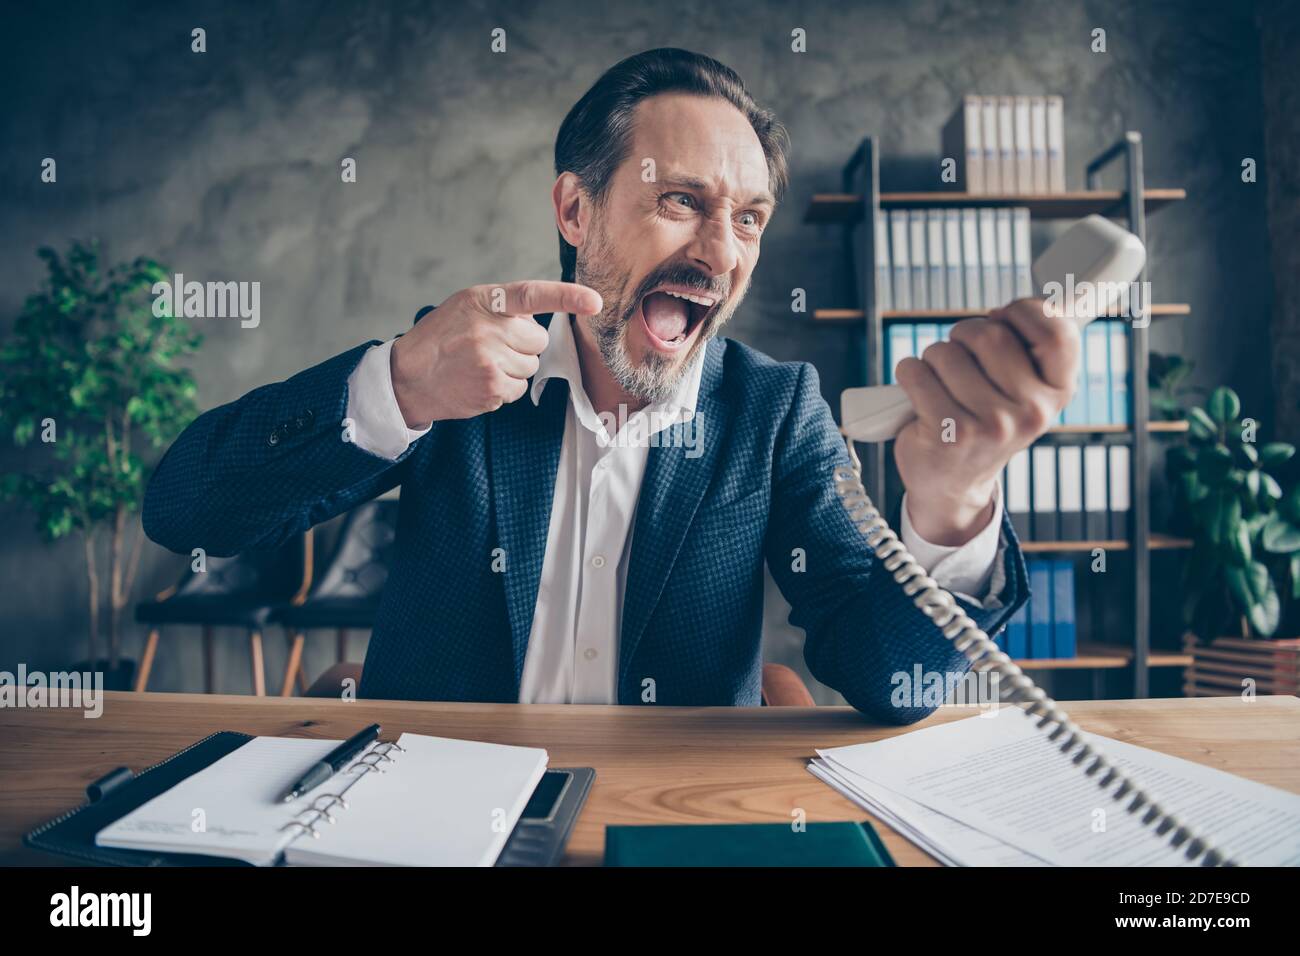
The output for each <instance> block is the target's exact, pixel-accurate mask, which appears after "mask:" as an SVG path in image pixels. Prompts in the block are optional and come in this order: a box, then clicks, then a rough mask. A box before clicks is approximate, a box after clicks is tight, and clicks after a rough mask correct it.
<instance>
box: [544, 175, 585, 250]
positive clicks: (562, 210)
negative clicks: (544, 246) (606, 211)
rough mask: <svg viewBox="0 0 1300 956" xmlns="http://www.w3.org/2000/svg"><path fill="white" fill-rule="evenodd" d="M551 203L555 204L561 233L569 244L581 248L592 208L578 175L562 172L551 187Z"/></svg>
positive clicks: (557, 222) (556, 217) (556, 223)
mask: <svg viewBox="0 0 1300 956" xmlns="http://www.w3.org/2000/svg"><path fill="white" fill-rule="evenodd" d="M551 204H552V205H554V206H555V225H556V226H557V227H558V228H559V230H560V235H561V236H563V237H564V241H565V242H567V243H568V244H569V245H571V246H573V247H574V248H575V249H580V248H581V247H582V243H583V240H585V239H586V238H587V224H588V222H589V221H590V219H591V209H590V199H589V198H588V197H587V194H586V193H585V192H584V191H583V189H582V184H581V183H580V182H579V181H578V177H577V176H575V175H574V174H573V173H570V172H563V173H560V176H559V178H558V179H556V180H555V185H554V186H552V187H551Z"/></svg>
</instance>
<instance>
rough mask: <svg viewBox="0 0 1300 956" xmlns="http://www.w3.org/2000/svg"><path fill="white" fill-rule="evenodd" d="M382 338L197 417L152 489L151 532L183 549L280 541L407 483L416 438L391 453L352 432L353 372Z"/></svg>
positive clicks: (146, 518)
mask: <svg viewBox="0 0 1300 956" xmlns="http://www.w3.org/2000/svg"><path fill="white" fill-rule="evenodd" d="M375 344H378V343H375V342H368V343H366V344H365V345H361V346H358V347H357V348H354V349H351V350H349V351H347V352H344V353H343V354H341V355H337V356H335V357H334V358H332V359H329V360H328V361H325V362H322V363H321V364H320V365H316V366H313V367H312V368H309V369H306V370H305V371H302V372H299V373H298V374H297V375H295V376H293V377H292V378H290V379H288V380H287V381H283V382H276V383H275V384H273V385H266V386H263V387H262V388H257V389H254V390H253V391H251V392H249V393H248V394H247V395H245V396H244V397H243V398H240V399H238V400H237V401H234V402H231V403H229V404H228V405H222V406H220V407H219V408H214V409H212V410H211V411H208V412H205V413H204V414H202V415H200V416H199V417H198V418H196V419H195V420H194V421H193V422H192V423H191V424H190V426H189V427H188V428H186V429H185V431H184V432H182V433H181V435H180V437H179V438H177V439H176V441H175V442H174V443H173V444H172V446H171V448H169V449H168V450H167V453H166V454H165V455H164V456H163V459H162V461H161V462H159V464H158V468H157V469H156V470H155V472H154V474H153V477H152V478H151V479H150V481H149V485H148V487H147V488H146V490H145V497H144V510H143V515H142V519H143V522H144V530H145V533H146V534H147V535H148V536H149V537H150V538H151V539H152V540H153V541H155V542H157V543H158V544H160V545H162V546H163V547H165V548H169V549H170V550H172V551H177V552H183V553H188V552H190V551H191V550H192V549H193V548H203V549H204V550H205V551H206V552H207V553H208V554H210V555H214V556H218V557H225V556H228V555H232V554H237V553H239V552H241V551H244V550H247V549H253V548H273V547H276V546H278V545H279V544H281V543H283V542H284V541H285V540H287V539H288V538H289V537H291V536H292V535H295V534H298V533H301V532H303V531H305V530H307V529H308V528H310V527H311V526H312V525H314V524H318V523H319V522H322V521H326V520H328V519H329V518H332V517H333V516H335V515H337V514H341V513H343V512H344V511H348V510H349V509H351V508H353V507H355V506H356V505H358V504H360V503H361V502H363V501H367V500H369V499H370V498H373V497H375V496H377V495H379V494H382V493H383V492H385V491H387V490H388V489H389V488H392V487H394V486H395V485H398V484H400V483H401V481H402V477H403V474H404V472H405V470H406V469H405V463H406V462H407V461H408V460H409V457H410V455H411V454H412V452H413V449H414V446H412V448H408V449H407V450H406V452H404V453H403V454H402V455H401V456H400V457H399V458H397V459H395V460H390V459H385V458H380V457H378V456H376V455H372V454H370V453H369V452H367V451H364V450H362V449H361V448H359V447H357V446H356V445H355V444H353V443H352V442H351V441H349V440H347V438H348V429H347V428H346V427H345V421H344V418H345V415H346V411H347V405H348V384H347V382H348V376H349V375H350V374H351V373H352V370H353V369H354V368H355V367H356V365H357V363H358V362H359V361H360V360H361V357H362V356H363V355H364V354H365V352H366V350H367V349H368V348H370V346H372V345H375ZM435 431H436V429H435ZM428 439H429V436H425V438H424V439H422V441H427V440H428Z"/></svg>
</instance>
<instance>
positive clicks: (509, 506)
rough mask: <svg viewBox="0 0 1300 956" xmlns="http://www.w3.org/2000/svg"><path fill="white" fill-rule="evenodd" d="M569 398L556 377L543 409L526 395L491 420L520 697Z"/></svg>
mask: <svg viewBox="0 0 1300 956" xmlns="http://www.w3.org/2000/svg"><path fill="white" fill-rule="evenodd" d="M530 387H531V385H530ZM568 400H569V389H568V384H567V383H566V382H565V381H564V380H563V379H552V380H551V381H549V382H547V384H546V387H545V388H544V389H543V390H542V398H541V402H540V403H539V404H538V405H536V406H534V405H533V401H532V399H531V398H529V397H528V396H527V395H525V396H524V397H523V398H521V399H519V400H518V401H516V402H512V403H511V404H510V405H507V406H506V407H505V408H502V409H501V410H500V411H498V412H497V413H496V414H493V415H489V416H488V435H489V438H488V445H489V450H488V455H489V459H490V461H491V464H492V470H491V475H492V501H493V506H494V507H493V511H494V518H495V522H496V531H497V546H498V547H499V548H501V549H502V550H503V551H504V552H505V562H506V564H505V567H506V570H505V574H504V575H503V582H504V586H505V593H506V610H507V612H508V614H509V618H510V640H511V645H512V651H513V664H514V678H515V693H516V695H517V694H518V691H519V682H520V680H521V679H522V678H523V672H524V656H525V654H526V653H527V651H528V633H529V631H530V630H531V629H532V624H533V610H534V608H535V607H536V604H537V588H538V583H539V581H540V580H541V576H542V559H543V557H545V554H546V536H547V531H548V530H549V528H550V521H551V502H552V500H553V499H554V497H555V472H556V469H557V468H558V467H559V463H560V445H561V443H562V442H563V440H564V421H565V411H566V408H567V403H568Z"/></svg>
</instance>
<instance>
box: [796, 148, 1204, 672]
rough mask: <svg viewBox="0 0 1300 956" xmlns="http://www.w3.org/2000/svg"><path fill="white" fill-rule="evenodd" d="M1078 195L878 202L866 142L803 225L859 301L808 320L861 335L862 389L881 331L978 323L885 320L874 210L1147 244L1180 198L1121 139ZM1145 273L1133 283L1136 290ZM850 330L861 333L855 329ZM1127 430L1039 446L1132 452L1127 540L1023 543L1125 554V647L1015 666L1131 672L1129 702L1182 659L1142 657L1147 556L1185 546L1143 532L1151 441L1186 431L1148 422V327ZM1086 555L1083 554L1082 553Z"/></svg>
mask: <svg viewBox="0 0 1300 956" xmlns="http://www.w3.org/2000/svg"><path fill="white" fill-rule="evenodd" d="M1109 167H1118V168H1120V169H1121V170H1122V172H1123V177H1124V179H1123V187H1122V188H1121V189H1118V190H1104V189H1101V188H1100V182H1101V174H1102V172H1103V171H1104V170H1107V169H1108V168H1109ZM1086 183H1087V189H1086V190H1085V191H1082V192H1072V193H1057V194H1051V195H1013V194H1007V195H993V196H990V195H971V194H969V193H959V192H910V193H882V192H881V190H880V152H879V145H878V143H877V140H876V138H875V137H874V136H868V137H867V138H866V139H864V140H863V141H862V144H861V145H860V146H859V147H858V149H857V151H856V152H854V154H853V156H852V157H851V158H850V159H849V161H848V163H847V164H846V165H845V167H844V171H843V176H842V183H841V189H842V192H838V193H820V194H817V195H814V196H813V198H812V202H811V203H810V205H809V208H808V211H807V213H806V214H805V216H804V221H805V222H808V223H819V224H827V223H837V224H841V225H843V226H844V227H845V230H844V234H845V241H846V243H847V245H848V253H849V256H850V258H851V261H852V263H853V272H854V278H855V285H856V289H857V297H858V302H857V303H855V304H853V305H852V306H851V307H849V308H834V309H817V310H815V311H814V312H813V320H814V321H815V322H817V323H818V324H824V325H826V326H828V327H834V326H836V325H841V326H847V327H850V328H852V327H861V328H863V330H864V333H865V362H864V365H865V368H864V370H863V372H864V374H863V378H864V384H867V385H880V384H883V383H884V380H885V375H884V329H885V327H886V326H887V325H888V324H889V323H891V322H923V321H959V320H960V319H963V318H969V317H972V316H977V315H982V314H984V313H983V312H982V311H981V310H946V311H915V312H886V313H882V312H881V310H880V308H879V299H878V296H877V294H876V289H875V277H876V270H875V261H876V259H875V237H876V221H877V219H878V218H879V216H880V215H881V210H882V209H884V210H888V209H903V208H932V209H933V208H952V207H969V206H976V207H980V206H982V207H990V206H992V207H997V206H1027V207H1028V208H1029V211H1030V217H1031V218H1034V219H1040V220H1041V219H1075V218H1079V217H1081V216H1085V215H1088V214H1090V213H1097V214H1100V215H1105V216H1109V217H1111V218H1115V219H1119V220H1121V221H1123V222H1124V224H1125V226H1126V228H1128V229H1129V231H1130V232H1132V233H1133V234H1134V235H1136V236H1137V237H1138V238H1139V239H1141V240H1142V242H1143V243H1144V244H1145V242H1146V216H1147V213H1150V212H1155V211H1157V210H1159V209H1161V208H1163V207H1165V206H1167V205H1169V204H1171V203H1174V202H1178V201H1179V200H1182V199H1184V198H1186V193H1185V192H1184V191H1183V190H1181V189H1148V188H1147V187H1146V183H1145V179H1144V176H1143V168H1142V136H1141V134H1139V133H1136V132H1128V133H1125V134H1124V136H1123V138H1122V139H1120V140H1119V141H1118V142H1116V143H1115V144H1114V145H1112V146H1111V147H1110V148H1108V149H1107V150H1106V151H1105V152H1103V153H1101V154H1100V155H1098V156H1097V157H1096V158H1095V159H1093V160H1092V162H1090V163H1088V165H1087V167H1086ZM1146 277H1147V273H1146V269H1145V268H1144V269H1143V271H1142V275H1140V276H1139V277H1138V281H1144V280H1145V279H1146ZM1146 305H1147V307H1148V309H1149V310H1150V318H1151V319H1153V320H1154V319H1158V318H1164V317H1177V316H1186V315H1188V314H1190V312H1191V309H1190V307H1189V306H1187V305H1185V304H1179V303H1172V304H1150V303H1147V304H1146ZM859 323H860V324H861V325H860V326H859ZM1128 342H1129V374H1130V375H1131V376H1132V379H1131V381H1130V383H1129V391H1128V394H1129V402H1130V408H1129V419H1128V420H1129V422H1131V425H1127V426H1125V425H1097V426H1092V425H1090V426H1060V427H1056V428H1053V429H1051V430H1050V431H1049V433H1048V434H1047V435H1045V436H1043V438H1041V439H1039V441H1040V442H1045V443H1053V444H1061V443H1067V442H1076V441H1087V440H1101V441H1105V442H1123V443H1125V444H1128V445H1130V446H1131V448H1132V452H1131V454H1130V456H1129V484H1130V499H1129V500H1130V512H1129V515H1130V520H1129V534H1128V537H1126V538H1124V539H1118V540H1108V541H1084V542H1079V541H1062V542H1050V541H1031V542H1025V547H1024V550H1025V552H1026V553H1055V554H1071V553H1082V554H1088V553H1089V552H1090V551H1091V549H1092V548H1094V547H1104V548H1106V549H1108V550H1115V551H1123V552H1126V553H1128V554H1131V561H1132V578H1131V583H1132V587H1133V646H1132V647H1127V646H1119V645H1111V644H1098V643H1095V642H1093V643H1089V642H1086V641H1083V640H1081V641H1080V647H1079V656H1078V657H1077V658H1071V659H1069V660H1031V661H1020V662H1018V663H1020V664H1021V665H1022V666H1025V667H1026V668H1030V669H1037V670H1091V671H1092V673H1093V678H1094V688H1097V689H1099V688H1100V686H1101V683H1100V682H1101V677H1102V675H1103V674H1104V672H1105V671H1106V670H1110V669H1121V668H1132V673H1133V696H1135V697H1146V696H1148V694H1149V676H1150V669H1151V668H1152V667H1181V666H1184V665H1185V664H1187V663H1188V662H1189V660H1190V658H1189V657H1188V656H1187V655H1183V654H1176V653H1167V652H1159V653H1155V654H1153V653H1152V650H1151V551H1152V550H1153V549H1156V550H1168V549H1181V548H1187V547H1189V546H1190V542H1189V541H1186V540H1185V539H1179V538H1170V537H1168V536H1164V535H1152V533H1151V507H1150V506H1151V501H1150V482H1149V475H1150V462H1151V436H1152V435H1153V434H1157V435H1158V434H1161V433H1167V432H1178V431H1181V430H1185V428H1186V424H1185V423H1177V422H1174V423H1171V422H1153V421H1151V420H1150V414H1149V407H1148V389H1147V350H1148V336H1147V324H1146V323H1144V324H1141V325H1138V324H1132V323H1131V324H1130V325H1129V335H1128ZM886 464H887V455H886V449H885V446H884V443H878V444H871V445H868V446H866V455H865V456H864V457H863V480H864V482H865V483H866V485H867V489H868V492H869V493H870V494H871V496H872V498H873V499H874V500H876V501H880V502H885V501H887V500H888V499H887V498H886V494H885V493H886V491H887V488H886ZM1085 546H1086V547H1085Z"/></svg>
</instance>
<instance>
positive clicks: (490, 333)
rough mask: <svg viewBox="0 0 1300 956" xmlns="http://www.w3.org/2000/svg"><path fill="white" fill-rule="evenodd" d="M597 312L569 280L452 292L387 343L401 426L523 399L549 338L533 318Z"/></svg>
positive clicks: (594, 301) (595, 302) (595, 300)
mask: <svg viewBox="0 0 1300 956" xmlns="http://www.w3.org/2000/svg"><path fill="white" fill-rule="evenodd" d="M602 308H603V305H602V303H601V299H600V295H599V294H598V293H597V292H596V291H595V290H593V289H589V288H587V287H586V286H581V285H576V284H574V283H572V282H552V281H544V280H525V281H523V282H508V283H505V284H503V285H476V286H471V287H470V288H468V289H464V290H462V291H460V292H457V293H456V294H455V295H453V296H452V297H451V298H449V299H447V301H445V302H443V303H442V305H440V306H438V308H437V309H435V310H434V311H433V312H430V313H429V314H428V315H426V316H425V317H424V318H423V319H421V320H420V321H419V322H418V323H417V324H416V326H415V328H413V329H412V330H411V331H410V332H407V333H406V334H405V335H403V336H401V337H400V338H398V339H397V341H395V342H394V343H393V350H392V356H391V358H390V368H391V371H392V376H393V392H394V394H396V396H397V407H398V408H399V409H401V412H402V417H403V418H405V419H406V425H407V427H408V428H417V429H418V428H425V427H427V426H428V425H429V424H430V423H431V422H437V421H446V420H449V419H454V418H473V417H474V416H475V415H482V414H483V413H484V412H494V411H496V410H497V409H498V408H500V407H501V406H502V405H504V404H506V403H507V402H513V401H515V400H516V399H519V398H521V397H523V394H524V392H525V391H527V390H528V379H529V377H531V376H532V375H533V374H534V373H536V371H537V356H539V355H541V354H542V352H543V351H544V350H545V349H546V343H547V341H548V336H547V333H546V329H544V328H542V327H541V326H540V325H538V324H537V321H536V320H535V319H534V318H533V313H541V312H565V313H573V314H574V315H596V314H598V313H599V312H600V310H601V309H602Z"/></svg>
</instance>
